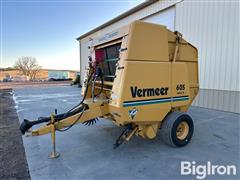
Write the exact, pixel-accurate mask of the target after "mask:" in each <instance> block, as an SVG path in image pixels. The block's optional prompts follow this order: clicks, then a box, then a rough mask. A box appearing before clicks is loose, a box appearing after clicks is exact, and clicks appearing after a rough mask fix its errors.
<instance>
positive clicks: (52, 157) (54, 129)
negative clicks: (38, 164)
mask: <svg viewBox="0 0 240 180" xmlns="http://www.w3.org/2000/svg"><path fill="white" fill-rule="evenodd" d="M55 132H56V127H55V119H54V114H53V113H52V114H51V139H52V145H53V150H52V152H51V153H50V154H49V158H50V159H55V158H58V157H59V156H60V154H59V153H58V152H56V134H55Z"/></svg>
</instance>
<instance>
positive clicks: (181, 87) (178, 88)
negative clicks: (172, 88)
mask: <svg viewBox="0 0 240 180" xmlns="http://www.w3.org/2000/svg"><path fill="white" fill-rule="evenodd" d="M176 90H177V91H183V90H185V84H178V85H177V86H176Z"/></svg>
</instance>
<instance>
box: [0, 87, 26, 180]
mask: <svg viewBox="0 0 240 180" xmlns="http://www.w3.org/2000/svg"><path fill="white" fill-rule="evenodd" d="M18 128H19V121H18V116H17V113H16V110H15V103H14V101H13V99H12V91H11V89H6V90H0V179H30V176H29V172H28V165H27V162H26V156H25V151H24V147H23V142H22V137H21V134H20V131H19V129H18Z"/></svg>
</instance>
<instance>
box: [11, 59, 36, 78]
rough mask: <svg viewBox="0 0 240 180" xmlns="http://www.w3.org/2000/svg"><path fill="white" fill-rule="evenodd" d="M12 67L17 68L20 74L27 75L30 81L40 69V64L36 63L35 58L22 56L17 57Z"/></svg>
mask: <svg viewBox="0 0 240 180" xmlns="http://www.w3.org/2000/svg"><path fill="white" fill-rule="evenodd" d="M14 67H15V68H16V69H19V70H20V71H21V72H22V74H23V75H25V76H27V77H28V78H29V80H31V81H32V80H35V78H36V74H37V73H38V72H39V70H40V69H41V66H39V65H38V63H37V59H36V58H35V57H31V56H23V57H20V58H18V60H17V61H16V62H15V65H14Z"/></svg>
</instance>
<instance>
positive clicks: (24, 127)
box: [19, 73, 93, 134]
mask: <svg viewBox="0 0 240 180" xmlns="http://www.w3.org/2000/svg"><path fill="white" fill-rule="evenodd" d="M92 75H93V73H91V75H90V76H89V78H88V80H87V85H86V89H85V91H84V96H83V99H82V100H81V102H80V103H79V104H78V105H76V106H75V107H73V108H72V109H70V110H69V111H67V112H66V113H63V114H58V115H55V116H54V119H55V121H56V122H58V121H61V120H63V119H65V118H68V117H70V116H73V115H75V114H78V113H80V112H82V111H83V109H86V108H87V106H86V105H85V104H83V102H84V100H85V98H86V96H87V91H88V86H89V82H90V80H91V78H92ZM80 118H81V117H80ZM50 121H51V117H39V118H38V120H36V121H29V120H27V119H24V120H23V122H22V123H21V125H20V128H19V129H20V131H21V133H22V134H25V132H26V131H28V130H29V129H30V128H31V127H32V126H34V125H36V124H40V123H47V122H50ZM74 124H75V123H74Z"/></svg>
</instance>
